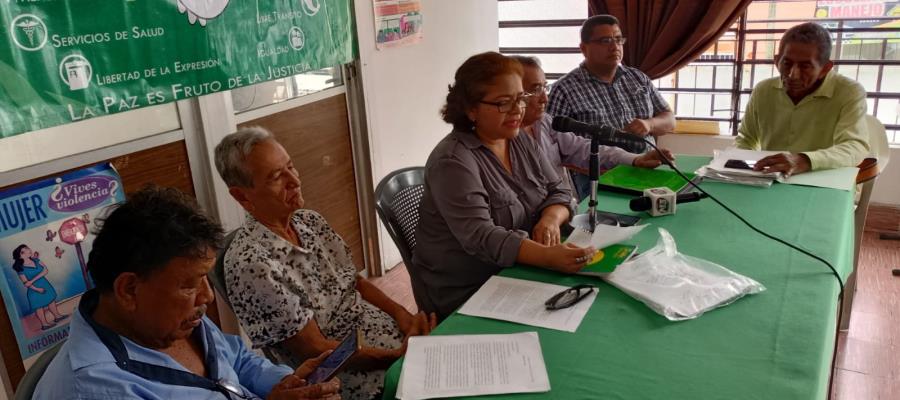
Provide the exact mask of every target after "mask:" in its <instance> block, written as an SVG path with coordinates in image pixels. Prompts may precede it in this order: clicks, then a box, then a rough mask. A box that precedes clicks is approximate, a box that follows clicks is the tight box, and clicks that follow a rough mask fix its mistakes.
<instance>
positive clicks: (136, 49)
mask: <svg viewBox="0 0 900 400" xmlns="http://www.w3.org/2000/svg"><path fill="white" fill-rule="evenodd" d="M351 7H352V2H351V1H349V0H7V1H2V0H0V20H2V22H3V28H4V32H3V34H2V38H0V78H2V79H0V137H7V136H12V135H16V134H20V133H24V132H28V131H32V130H36V129H42V128H47V127H50V126H55V125H61V124H66V123H69V122H75V121H80V120H84V119H87V118H92V117H96V116H102V115H107V114H114V113H118V112H123V111H129V110H134V109H137V108H141V107H147V106H152V105H157V104H162V103H166V102H170V101H175V100H180V99H185V98H189V97H194V96H202V95H206V94H210V93H215V92H220V91H224V90H230V89H234V88H236V87H241V86H247V85H252V84H255V83H259V82H263V81H267V80H272V79H278V78H284V77H288V76H291V75H296V74H298V73H302V72H305V71H309V70H315V69H320V68H325V67H330V66H334V65H338V64H341V63H345V62H348V61H350V60H352V59H353V58H354V56H355V51H356V46H355V43H354V37H355V36H354V27H353V17H352V12H351Z"/></svg>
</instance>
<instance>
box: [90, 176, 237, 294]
mask: <svg viewBox="0 0 900 400" xmlns="http://www.w3.org/2000/svg"><path fill="white" fill-rule="evenodd" d="M97 224H98V225H99V226H100V228H99V232H96V233H97V237H96V238H94V243H93V246H92V248H91V253H90V255H89V257H88V262H87V268H88V271H90V273H91V278H93V280H94V284H95V285H96V287H97V289H99V290H100V291H101V292H108V291H111V290H112V288H113V282H115V280H116V278H118V277H119V275H120V274H122V273H124V272H134V273H136V274H137V275H138V276H140V277H146V276H148V275H149V274H150V273H152V272H155V271H158V270H161V269H162V268H164V267H165V266H166V265H167V264H169V262H171V261H172V259H174V258H177V257H190V258H206V257H207V254H208V251H209V250H214V251H215V250H218V249H219V247H220V245H221V244H220V243H221V242H222V227H221V226H219V224H218V223H216V222H215V221H213V219H212V218H210V217H208V216H207V215H205V214H204V213H203V212H202V211H200V208H199V207H198V206H197V204H196V203H195V202H194V200H193V199H192V198H190V197H189V196H188V195H186V194H184V193H182V192H180V191H179V190H177V189H174V188H162V187H158V186H153V185H151V186H146V187H144V188H143V189H141V190H140V191H138V192H136V193H133V194H131V195H130V196H128V200H127V201H125V202H124V203H121V204H118V205H113V206H110V207H109V208H107V210H105V218H98V219H97Z"/></svg>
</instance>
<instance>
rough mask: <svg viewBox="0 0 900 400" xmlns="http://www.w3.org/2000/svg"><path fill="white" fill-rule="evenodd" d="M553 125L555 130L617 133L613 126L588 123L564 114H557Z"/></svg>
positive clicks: (610, 134)
mask: <svg viewBox="0 0 900 400" xmlns="http://www.w3.org/2000/svg"><path fill="white" fill-rule="evenodd" d="M551 126H552V127H553V130H555V131H558V132H575V133H584V134H588V135H603V136H609V137H612V136H615V134H616V133H617V132H616V129H613V128H612V127H609V126H606V125H591V124H586V123H584V122H581V121H576V120H574V119H572V118H569V117H566V116H564V115H557V116H555V117H553V124H552V125H551Z"/></svg>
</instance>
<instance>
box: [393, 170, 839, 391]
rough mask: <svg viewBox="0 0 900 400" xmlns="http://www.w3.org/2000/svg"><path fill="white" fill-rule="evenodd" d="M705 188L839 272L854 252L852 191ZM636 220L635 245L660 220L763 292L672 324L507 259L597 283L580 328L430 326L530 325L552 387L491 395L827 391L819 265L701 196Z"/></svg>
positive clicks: (652, 239)
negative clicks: (639, 225)
mask: <svg viewBox="0 0 900 400" xmlns="http://www.w3.org/2000/svg"><path fill="white" fill-rule="evenodd" d="M708 160H709V158H706V157H678V165H679V168H682V169H684V170H685V171H694V170H695V169H696V168H697V167H699V166H700V165H703V164H705V163H707V162H708ZM701 186H702V187H703V188H704V190H706V191H708V192H710V193H711V194H713V195H714V196H716V197H717V198H719V199H720V200H721V201H722V202H724V203H725V204H726V205H729V206H730V207H731V208H732V209H734V210H736V211H738V212H739V213H741V214H742V215H743V216H744V217H745V218H746V219H747V220H749V221H750V222H751V223H754V224H755V225H757V226H758V227H759V228H761V229H763V230H764V231H767V232H769V233H773V234H775V235H776V236H778V237H781V238H782V239H785V240H787V241H789V242H791V243H794V244H799V245H800V246H802V247H804V248H806V249H809V250H811V251H812V252H813V253H814V254H817V255H819V256H821V257H823V258H825V259H826V260H828V261H829V262H831V263H832V264H833V265H835V267H836V268H837V269H838V272H839V273H840V274H841V276H842V278H843V279H846V276H847V275H848V274H849V272H850V270H851V266H852V259H853V251H852V250H853V244H852V243H853V242H852V240H853V214H852V210H853V197H852V193H850V192H846V191H839V190H833V189H824V188H813V187H803V186H793V185H783V184H775V185H773V186H772V187H771V188H757V187H750V186H740V185H730V184H723V183H715V182H709V181H707V182H704V183H703V184H702V185H701ZM629 199H630V198H629V197H628V196H623V195H617V194H608V193H601V196H600V199H599V201H600V208H601V209H603V210H607V211H613V212H619V213H627V214H633V215H637V214H635V213H633V212H631V211H629V210H628V202H627V200H629ZM582 209H584V204H582ZM644 221H645V222H648V223H650V224H651V226H650V227H648V228H647V229H644V231H643V232H641V234H640V235H638V236H636V237H635V238H634V239H632V242H633V243H634V244H637V245H638V246H639V247H640V248H641V249H647V248H650V247H651V246H653V245H654V244H655V243H656V240H657V238H658V233H657V231H656V227H663V228H665V229H667V230H668V231H669V232H671V233H672V235H673V236H674V237H675V241H676V243H677V244H678V249H679V251H680V252H682V253H685V254H689V255H692V256H696V257H700V258H704V259H707V260H710V261H713V262H716V263H718V264H720V265H722V266H725V267H726V268H729V269H731V270H732V271H735V272H737V273H740V274H743V275H746V276H749V277H751V278H753V279H755V280H757V281H759V282H760V283H762V284H763V285H765V286H766V288H767V290H766V291H764V292H762V293H760V294H757V295H753V296H749V297H745V298H743V299H741V300H739V301H737V302H735V303H733V304H731V305H729V306H727V307H725V308H721V309H717V310H713V311H710V312H708V313H707V314H704V315H703V316H701V317H700V318H697V319H694V320H689V321H682V322H671V321H669V320H667V319H665V318H664V317H662V316H660V315H658V314H656V313H654V312H653V311H651V310H650V309H649V308H647V307H646V306H645V305H644V304H643V303H640V302H639V301H637V300H635V299H632V298H631V297H629V296H628V295H626V294H624V293H622V292H621V291H619V290H618V289H616V288H615V287H612V286H610V285H608V284H606V283H605V282H602V281H600V280H597V279H594V278H589V277H576V276H566V275H562V274H558V273H554V272H551V271H547V270H543V269H538V268H533V267H524V266H522V267H514V268H509V269H506V270H504V271H503V272H502V273H501V275H503V276H508V277H514V278H522V279H531V280H536V281H542V282H549V283H555V284H559V285H575V284H578V283H583V282H591V283H597V284H599V287H600V289H599V294H598V296H597V299H596V301H595V302H594V304H593V306H592V307H591V309H590V311H589V312H588V314H587V316H585V318H584V321H583V322H582V323H581V326H579V328H578V331H577V332H575V333H567V332H561V331H555V330H548V329H542V328H537V327H531V326H525V325H519V324H515V323H510V322H503V321H495V320H489V319H483V318H476V317H470V316H465V315H460V314H453V315H451V316H450V317H449V318H447V319H446V320H445V321H444V322H443V323H441V324H440V326H438V327H437V328H436V329H435V330H434V332H433V334H435V335H451V334H478V333H514V332H524V331H537V332H538V334H539V336H540V340H541V348H542V350H543V354H544V359H545V362H546V364H547V372H548V374H549V377H550V385H551V388H552V389H551V391H550V392H549V393H535V394H516V395H501V396H491V398H492V399H497V398H507V397H508V398H516V399H531V398H546V399H550V398H552V399H629V400H630V399H779V400H782V399H783V400H788V399H824V398H825V397H826V393H827V392H828V385H829V376H830V371H831V361H832V350H833V346H834V340H835V327H836V324H837V318H836V317H837V315H836V313H837V306H838V304H837V303H838V298H837V297H838V292H839V286H838V284H837V281H836V280H835V279H834V276H833V275H832V274H831V272H830V271H829V270H828V268H827V267H826V266H825V265H824V264H822V263H820V262H818V261H815V260H813V259H811V258H809V257H807V256H806V255H803V254H801V253H799V252H797V251H794V250H791V249H789V248H787V247H785V246H784V245H781V244H779V243H776V242H774V241H772V240H769V239H767V238H765V237H763V236H761V235H759V234H757V233H755V232H753V231H751V230H750V229H749V228H747V227H746V226H744V225H743V224H742V223H741V222H740V221H738V220H737V219H736V218H734V217H733V216H731V215H730V214H728V213H727V211H725V210H723V209H722V208H720V207H719V206H718V205H716V204H715V203H714V202H712V201H711V200H709V199H705V200H702V201H701V202H698V203H690V204H682V205H679V206H678V211H677V214H676V215H670V216H665V217H658V218H651V217H649V216H646V218H645V219H644ZM402 362H403V360H402V359H401V360H399V361H397V362H396V363H394V365H393V366H392V367H391V368H390V369H389V370H388V373H387V375H386V377H385V396H384V398H386V399H393V398H394V393H395V391H396V388H397V381H398V379H399V378H400V370H401V365H402Z"/></svg>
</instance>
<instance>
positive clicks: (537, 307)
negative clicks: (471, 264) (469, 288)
mask: <svg viewBox="0 0 900 400" xmlns="http://www.w3.org/2000/svg"><path fill="white" fill-rule="evenodd" d="M567 288H568V287H566V286H559V285H551V284H549V283H543V282H534V281H526V280H522V279H514V278H507V277H503V276H492V277H491V278H490V279H488V281H487V282H485V283H484V285H482V286H481V288H480V289H478V291H477V292H475V294H474V295H472V297H471V298H469V301H467V302H466V304H463V306H462V308H460V309H459V313H460V314H465V315H472V316H475V317H484V318H493V319H499V320H503V321H511V322H517V323H520V324H525V325H532V326H538V327H541V328H549V329H556V330H559V331H566V332H575V330H577V329H578V325H581V320H582V319H584V315H585V314H587V312H588V309H590V308H591V304H594V299H595V298H596V297H597V290H596V289H594V291H593V292H591V294H589V295H587V296H586V297H585V298H584V299H582V300H581V301H579V302H578V303H575V305H573V306H572V307H568V308H563V309H561V310H553V311H549V310H547V308H546V306H545V305H544V302H546V301H547V299H549V298H551V297H553V295H555V294H557V293H560V292H562V291H563V290H566V289H567Z"/></svg>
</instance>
